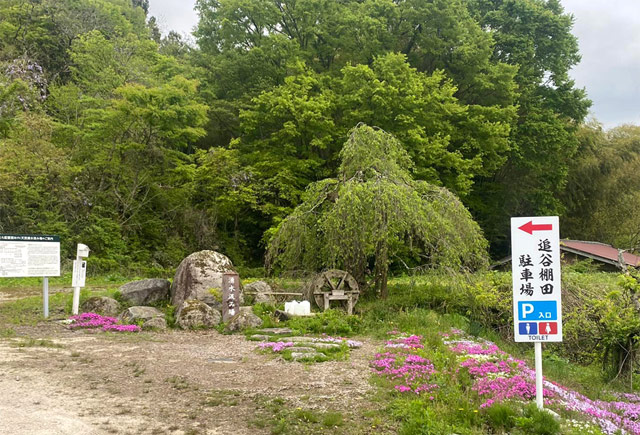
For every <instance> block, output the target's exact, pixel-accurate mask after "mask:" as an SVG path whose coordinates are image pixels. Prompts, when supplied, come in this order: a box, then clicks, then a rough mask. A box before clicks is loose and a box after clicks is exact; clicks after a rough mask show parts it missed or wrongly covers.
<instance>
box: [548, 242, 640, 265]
mask: <svg viewBox="0 0 640 435" xmlns="http://www.w3.org/2000/svg"><path fill="white" fill-rule="evenodd" d="M560 249H561V250H563V251H566V252H572V253H574V254H578V255H582V256H585V257H589V258H593V259H594V260H599V261H602V262H604V263H609V264H613V265H615V266H618V259H619V258H618V249H616V248H614V247H613V246H611V245H607V244H606V243H599V242H584V241H580V240H567V239H563V240H560ZM622 257H623V259H624V262H625V263H627V264H628V265H630V266H635V267H638V266H640V256H638V255H634V254H630V253H628V252H624V253H623V254H622Z"/></svg>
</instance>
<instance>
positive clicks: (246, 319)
mask: <svg viewBox="0 0 640 435" xmlns="http://www.w3.org/2000/svg"><path fill="white" fill-rule="evenodd" d="M260 326H262V319H261V318H260V317H258V316H256V315H255V314H253V311H252V310H251V307H240V312H239V313H238V314H236V315H235V316H233V317H232V318H231V319H230V320H229V323H228V324H227V327H226V330H227V331H231V332H234V331H242V330H243V329H247V328H258V327H260Z"/></svg>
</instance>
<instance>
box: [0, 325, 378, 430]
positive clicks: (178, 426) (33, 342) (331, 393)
mask: <svg viewBox="0 0 640 435" xmlns="http://www.w3.org/2000/svg"><path fill="white" fill-rule="evenodd" d="M2 326H5V327H9V326H10V325H1V324H0V327H2ZM12 328H13V329H14V330H15V332H16V335H15V336H13V337H9V338H4V339H0V391H1V392H2V394H1V395H0V433H7V434H14V435H20V434H24V435H27V434H29V435H31V434H72V433H83V434H103V433H112V434H164V433H174V434H231V433H233V434H240V435H242V434H260V433H269V432H270V430H269V427H266V428H259V427H257V426H256V425H255V424H251V422H252V421H253V420H255V419H256V415H258V414H257V413H259V412H262V411H261V410H264V403H266V402H268V401H269V400H273V399H276V398H278V399H282V402H283V403H285V404H286V406H287V407H288V408H296V407H303V408H304V409H311V410H318V411H326V410H332V411H339V412H342V413H343V414H344V415H345V419H346V420H347V421H350V420H353V419H357V418H358V415H360V414H361V413H362V412H364V411H365V410H367V409H369V408H370V407H371V405H370V400H369V398H368V396H369V395H370V393H371V388H372V387H371V386H370V384H369V376H370V370H369V368H368V362H369V360H370V358H371V357H372V355H373V354H374V353H375V352H376V349H377V348H378V346H379V343H374V342H371V341H370V340H366V341H365V342H364V346H363V347H362V348H360V349H356V350H353V351H352V352H351V357H350V359H349V360H347V361H330V362H325V363H319V364H311V365H305V364H302V363H292V362H287V361H284V360H282V359H281V358H279V357H274V356H271V355H263V354H260V353H257V352H255V350H254V349H255V347H256V343H255V342H248V341H246V340H245V339H244V337H243V336H240V335H221V334H219V333H217V332H215V331H198V332H183V331H170V332H166V333H149V332H144V333H140V334H105V333H94V332H92V331H71V330H69V329H67V328H65V327H64V326H63V325H61V324H59V323H56V322H54V321H50V322H41V323H40V324H38V325H36V326H30V327H15V326H12ZM342 431H346V432H349V430H348V428H347V429H342ZM364 432H365V433H366V432H368V431H364ZM357 433H363V431H362V430H360V429H359V430H358V431H357Z"/></svg>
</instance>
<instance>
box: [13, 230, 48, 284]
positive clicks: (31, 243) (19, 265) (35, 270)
mask: <svg viewBox="0 0 640 435" xmlns="http://www.w3.org/2000/svg"><path fill="white" fill-rule="evenodd" d="M49 276H60V237H58V236H48V235H21V234H0V277H19V278H26V277H49Z"/></svg>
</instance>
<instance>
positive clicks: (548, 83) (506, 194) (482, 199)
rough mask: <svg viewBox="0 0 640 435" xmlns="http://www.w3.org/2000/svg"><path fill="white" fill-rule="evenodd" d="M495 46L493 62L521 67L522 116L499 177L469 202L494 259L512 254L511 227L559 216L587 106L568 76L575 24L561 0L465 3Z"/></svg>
mask: <svg viewBox="0 0 640 435" xmlns="http://www.w3.org/2000/svg"><path fill="white" fill-rule="evenodd" d="M466 3H467V5H468V7H469V10H470V11H471V14H472V16H473V17H474V18H475V19H476V20H477V22H478V23H479V24H480V26H482V27H483V28H485V29H491V31H492V32H491V33H492V35H493V38H494V40H495V45H494V48H493V58H494V59H495V60H496V61H499V62H503V63H507V64H510V65H514V66H517V67H518V72H517V74H516V76H515V81H516V83H517V85H518V89H517V93H518V98H517V104H518V113H517V118H516V122H515V125H514V126H513V128H512V130H511V136H510V144H511V152H510V154H509V158H508V160H507V161H506V163H505V165H504V166H503V167H502V168H501V170H499V171H497V172H496V173H495V174H494V175H492V176H491V177H483V178H481V179H478V182H477V183H476V186H475V189H474V195H473V196H472V197H471V198H469V199H468V201H467V203H468V204H469V205H470V207H471V209H472V210H473V211H474V214H475V215H476V216H477V217H478V219H479V222H480V224H481V225H482V227H483V228H484V230H485V231H486V233H487V236H488V238H489V239H490V240H491V241H492V249H493V250H494V252H496V253H504V252H505V251H506V249H507V247H508V222H509V221H508V220H509V217H510V216H516V215H525V216H526V215H537V214H541V215H546V214H559V213H561V212H562V204H561V202H560V200H559V197H560V193H561V192H562V190H563V188H564V185H565V183H566V177H567V174H568V167H569V164H570V162H571V159H572V157H573V155H574V154H575V152H576V150H577V145H578V143H577V140H576V132H577V128H578V126H579V125H580V123H581V122H582V121H583V119H584V117H585V116H586V114H587V110H588V108H589V106H590V102H589V100H587V99H586V95H585V92H584V90H580V89H576V88H575V84H574V82H573V81H572V80H571V79H570V77H569V70H570V69H571V68H572V67H573V66H574V65H576V64H577V63H578V62H579V60H580V56H579V54H578V43H577V40H576V38H575V37H574V36H573V35H572V34H571V28H572V26H573V17H572V16H571V15H568V14H565V13H564V10H563V8H562V6H561V5H560V2H559V1H558V0H548V1H547V0H466Z"/></svg>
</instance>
